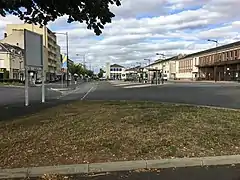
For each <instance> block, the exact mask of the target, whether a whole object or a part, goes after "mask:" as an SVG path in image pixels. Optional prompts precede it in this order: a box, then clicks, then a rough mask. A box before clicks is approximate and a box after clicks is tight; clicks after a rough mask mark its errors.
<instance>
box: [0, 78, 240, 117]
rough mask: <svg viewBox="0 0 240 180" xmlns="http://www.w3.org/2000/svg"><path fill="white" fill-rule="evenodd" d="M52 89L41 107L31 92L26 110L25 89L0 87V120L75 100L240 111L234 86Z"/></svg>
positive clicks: (93, 84) (120, 85)
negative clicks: (137, 102) (181, 105)
mask: <svg viewBox="0 0 240 180" xmlns="http://www.w3.org/2000/svg"><path fill="white" fill-rule="evenodd" d="M141 86H142V85H141ZM144 86H145V87H144ZM50 87H51V86H49V87H47V90H46V103H44V104H41V103H40V102H41V88H40V87H32V88H30V90H29V94H30V97H29V99H30V106H29V107H24V89H23V88H3V87H1V88H0V108H1V113H0V120H9V119H14V118H15V117H16V116H23V115H27V114H32V113H34V112H38V111H39V110H41V109H46V108H50V107H53V106H56V105H58V104H62V103H68V102H69V101H76V100H137V101H139V100H140V101H156V102H170V103H184V104H194V105H208V106H217V107H226V108H235V109H239V108H240V96H239V94H240V86H239V85H234V84H209V83H194V84H189V83H170V84H164V85H159V86H151V85H147V86H146V85H143V86H142V87H137V84H131V83H130V84H126V83H124V82H114V83H110V82H106V81H100V82H88V83H82V84H78V87H77V88H76V89H74V90H71V91H66V92H62V93H61V92H58V91H52V90H50ZM130 87H131V88H130Z"/></svg>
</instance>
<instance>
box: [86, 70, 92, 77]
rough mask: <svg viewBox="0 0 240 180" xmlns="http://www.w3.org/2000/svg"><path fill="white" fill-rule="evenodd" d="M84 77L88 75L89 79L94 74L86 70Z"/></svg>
mask: <svg viewBox="0 0 240 180" xmlns="http://www.w3.org/2000/svg"><path fill="white" fill-rule="evenodd" d="M86 75H88V76H89V77H93V75H94V72H93V71H91V70H86Z"/></svg>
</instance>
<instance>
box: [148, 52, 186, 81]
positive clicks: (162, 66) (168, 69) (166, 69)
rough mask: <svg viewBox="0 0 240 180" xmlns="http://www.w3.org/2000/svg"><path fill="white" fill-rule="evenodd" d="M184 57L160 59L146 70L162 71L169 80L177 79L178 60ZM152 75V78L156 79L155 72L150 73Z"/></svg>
mask: <svg viewBox="0 0 240 180" xmlns="http://www.w3.org/2000/svg"><path fill="white" fill-rule="evenodd" d="M183 57H184V55H182V54H179V55H177V56H173V57H171V58H167V59H159V60H156V61H155V62H154V63H152V64H150V65H148V66H147V67H146V68H147V69H152V70H154V69H155V70H160V72H161V73H162V74H163V75H164V76H166V77H167V79H175V77H176V74H177V68H178V66H177V64H178V60H179V59H181V58H183ZM148 74H149V75H150V78H153V77H154V71H150V72H149V73H148Z"/></svg>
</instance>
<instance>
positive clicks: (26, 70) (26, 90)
mask: <svg viewBox="0 0 240 180" xmlns="http://www.w3.org/2000/svg"><path fill="white" fill-rule="evenodd" d="M28 82H29V76H28V67H27V66H25V106H28V105H29V96H28V88H29V87H28Z"/></svg>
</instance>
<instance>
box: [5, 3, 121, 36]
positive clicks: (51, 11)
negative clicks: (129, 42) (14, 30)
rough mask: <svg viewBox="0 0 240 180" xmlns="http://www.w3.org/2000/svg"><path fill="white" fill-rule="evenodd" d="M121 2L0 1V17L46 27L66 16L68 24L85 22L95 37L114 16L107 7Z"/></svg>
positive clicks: (118, 4)
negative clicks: (7, 16) (11, 17)
mask: <svg viewBox="0 0 240 180" xmlns="http://www.w3.org/2000/svg"><path fill="white" fill-rule="evenodd" d="M120 1H121V0H65V1H62V0H0V15H2V16H6V14H7V13H9V14H13V15H15V16H18V17H19V18H20V19H21V20H24V21H25V22H26V23H34V24H40V25H46V24H47V23H48V22H49V21H54V20H56V19H57V18H58V17H60V16H63V15H67V16H68V22H69V23H71V22H73V21H78V22H80V23H83V22H85V23H86V24H87V28H88V29H93V30H94V32H95V34H96V35H100V34H101V33H102V31H101V29H104V25H105V24H106V23H111V20H112V18H113V17H115V15H114V14H113V13H112V12H111V11H110V9H109V5H110V4H115V5H117V6H120V5H121V2H120Z"/></svg>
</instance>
